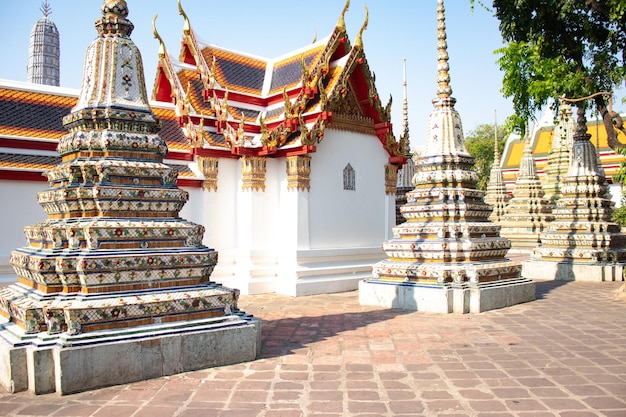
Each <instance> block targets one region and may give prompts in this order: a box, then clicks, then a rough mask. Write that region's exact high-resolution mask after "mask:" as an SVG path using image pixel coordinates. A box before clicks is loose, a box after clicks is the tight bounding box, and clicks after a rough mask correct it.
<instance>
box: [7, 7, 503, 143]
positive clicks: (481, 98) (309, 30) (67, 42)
mask: <svg viewBox="0 0 626 417" xmlns="http://www.w3.org/2000/svg"><path fill="white" fill-rule="evenodd" d="M181 2H182V5H183V8H184V9H185V11H186V13H187V15H188V16H189V19H190V21H191V25H192V27H193V29H194V31H195V33H196V34H197V36H198V37H199V38H200V39H202V40H203V41H205V42H207V43H211V44H216V45H219V46H222V47H225V48H229V49H233V50H236V51H243V52H247V53H251V54H254V55H258V56H261V57H266V58H275V57H278V56H281V55H283V54H285V53H288V52H291V51H293V50H296V49H299V48H300V47H302V46H305V45H306V44H308V43H310V42H312V40H313V38H314V36H315V34H317V38H318V39H319V38H322V37H325V36H327V35H328V34H330V33H331V31H332V30H333V28H334V27H335V24H336V23H337V19H338V17H339V15H340V13H341V10H342V8H343V6H344V4H345V1H344V0H318V1H316V2H302V1H294V0H270V1H266V2H260V1H258V0H230V1H217V0H181ZM42 3H43V1H42V0H19V1H15V0H11V1H3V13H1V14H0V36H1V39H3V45H2V48H0V59H1V60H2V62H3V63H4V64H3V65H0V78H2V79H9V80H17V81H26V66H27V64H28V43H29V35H30V30H31V28H32V27H33V25H34V24H35V22H36V21H37V20H38V19H39V18H40V17H42V13H41V11H40V7H41V5H42ZM102 3H103V1H102V0H80V1H77V0H49V4H50V6H51V8H52V13H51V15H50V18H51V19H52V21H53V22H54V23H55V24H56V26H57V28H58V29H59V32H60V38H61V86H63V87H71V88H79V87H80V83H81V78H82V71H83V60H84V52H85V49H86V48H87V46H88V45H89V43H90V42H91V41H92V40H93V39H95V38H96V36H97V33H96V30H95V28H94V26H93V23H94V21H95V20H96V19H97V18H99V17H100V16H101V13H100V6H101V5H102ZM127 3H128V7H129V11H130V13H129V16H128V18H129V20H131V21H132V22H133V24H134V25H135V30H134V31H133V33H132V35H131V37H132V39H133V41H134V42H135V43H136V44H137V46H138V47H139V49H140V51H141V54H142V57H143V62H144V69H145V72H146V84H147V88H148V91H149V92H151V90H152V85H153V82H154V74H155V71H156V62H157V50H158V42H157V41H156V40H155V39H154V38H153V36H152V19H153V17H154V16H155V15H157V14H158V18H157V29H158V31H159V33H160V35H161V37H162V38H163V40H164V42H165V44H166V47H167V48H168V50H169V53H170V54H171V55H173V56H174V57H178V53H179V50H180V40H181V35H182V29H183V19H182V17H181V16H179V14H178V7H177V0H127ZM366 4H367V7H368V9H369V25H368V28H367V30H366V31H365V32H364V34H363V44H364V49H365V54H366V57H367V60H368V63H369V66H370V68H371V69H372V70H373V71H374V72H375V74H376V88H377V90H378V93H379V95H380V96H381V100H382V102H383V103H386V102H387V100H388V99H389V95H390V94H391V95H392V96H393V107H392V122H393V125H394V132H395V133H396V135H399V134H400V133H401V127H402V97H403V89H402V77H403V59H405V58H406V60H407V82H408V88H407V89H408V104H409V129H410V137H411V145H412V147H416V146H420V145H422V144H423V143H424V142H425V135H426V124H427V120H428V114H429V113H430V112H431V111H432V109H433V107H432V102H431V101H432V99H433V98H434V97H435V91H436V87H437V84H436V72H437V71H436V69H437V61H436V59H437V58H436V57H437V49H436V41H437V13H436V9H437V2H436V1H435V0H428V1H425V0H417V1H407V0H369V1H367V2H366ZM363 6H364V4H363V2H358V1H355V0H352V1H351V4H350V9H349V11H348V12H347V14H346V27H347V31H348V36H349V38H350V40H351V41H352V42H354V40H355V38H356V35H357V33H358V31H359V29H360V28H361V25H362V24H363V21H364V19H365V9H364V7H363ZM445 6H446V26H447V34H448V53H449V55H450V75H451V85H452V89H453V96H454V97H455V98H456V99H457V104H456V109H457V110H458V112H459V113H460V115H461V119H462V122H463V128H464V131H465V133H466V134H467V133H468V132H469V131H471V130H472V129H474V128H476V127H477V126H478V125H480V124H483V123H493V121H494V112H496V111H497V117H498V122H499V123H501V122H503V121H504V119H505V117H507V116H509V115H510V114H511V113H512V104H511V101H510V100H508V99H505V98H504V97H503V96H502V93H501V92H500V89H501V83H502V74H501V72H500V71H499V69H498V66H497V64H496V60H497V55H495V54H494V53H493V51H494V50H495V49H497V48H500V47H502V45H503V44H502V40H501V37H500V33H499V31H498V20H497V19H496V18H495V17H493V16H492V14H491V13H490V12H488V11H486V10H484V9H483V8H481V7H480V6H478V5H477V6H476V8H475V10H474V11H473V12H472V11H471V10H470V2H469V0H447V1H446V2H445Z"/></svg>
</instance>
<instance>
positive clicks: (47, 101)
mask: <svg viewBox="0 0 626 417" xmlns="http://www.w3.org/2000/svg"><path fill="white" fill-rule="evenodd" d="M76 101H77V98H76V97H68V96H59V95H53V94H50V93H45V92H35V91H27V90H26V91H25V90H16V89H12V88H0V135H7V136H24V137H32V138H43V139H58V138H60V136H62V135H64V134H65V133H67V129H65V128H64V127H63V124H62V119H63V116H67V115H68V114H69V113H70V110H71V109H72V107H73V106H74V105H75V104H76Z"/></svg>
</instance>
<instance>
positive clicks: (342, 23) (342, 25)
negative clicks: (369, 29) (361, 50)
mask: <svg viewBox="0 0 626 417" xmlns="http://www.w3.org/2000/svg"><path fill="white" fill-rule="evenodd" d="M349 8H350V0H346V4H345V5H344V6H343V10H342V11H341V14H340V15H339V20H338V21H337V26H336V27H338V28H341V29H343V30H344V31H345V30H346V20H345V15H346V12H347V11H348V9H349Z"/></svg>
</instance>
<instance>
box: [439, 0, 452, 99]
mask: <svg viewBox="0 0 626 417" xmlns="http://www.w3.org/2000/svg"><path fill="white" fill-rule="evenodd" d="M446 38H447V35H446V16H445V8H444V7H443V0H438V1H437V84H438V86H437V97H440V98H447V97H451V96H452V87H451V86H450V64H449V63H448V42H447V41H446Z"/></svg>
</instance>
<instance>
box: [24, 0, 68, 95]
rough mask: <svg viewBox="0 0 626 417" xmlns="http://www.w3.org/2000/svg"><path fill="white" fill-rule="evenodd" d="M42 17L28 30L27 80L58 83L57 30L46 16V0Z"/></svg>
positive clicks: (48, 6)
mask: <svg viewBox="0 0 626 417" xmlns="http://www.w3.org/2000/svg"><path fill="white" fill-rule="evenodd" d="M41 11H42V12H43V17H42V18H41V19H39V20H38V21H37V23H35V26H33V29H32V30H31V31H30V46H29V48H28V82H29V83H35V84H46V85H56V86H58V85H59V68H60V65H59V62H60V60H59V55H60V52H61V49H60V48H59V31H58V30H57V27H56V25H55V24H54V23H53V22H52V20H50V19H49V18H48V16H50V13H51V11H52V10H51V9H50V5H49V4H48V0H45V1H44V3H43V4H42V6H41Z"/></svg>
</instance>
